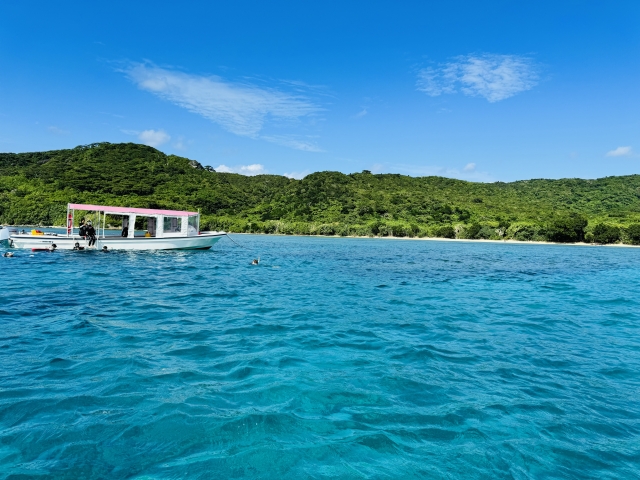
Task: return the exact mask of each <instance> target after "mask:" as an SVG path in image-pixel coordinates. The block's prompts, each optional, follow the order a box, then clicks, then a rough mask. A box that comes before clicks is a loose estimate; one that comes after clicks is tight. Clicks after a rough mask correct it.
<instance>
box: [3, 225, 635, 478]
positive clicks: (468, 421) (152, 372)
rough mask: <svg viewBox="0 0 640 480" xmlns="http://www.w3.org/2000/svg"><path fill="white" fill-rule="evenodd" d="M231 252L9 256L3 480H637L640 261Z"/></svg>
mask: <svg viewBox="0 0 640 480" xmlns="http://www.w3.org/2000/svg"><path fill="white" fill-rule="evenodd" d="M233 239H234V240H236V241H237V242H238V243H239V244H241V245H243V246H244V247H246V248H240V247H238V246H236V245H235V244H233V243H232V242H230V241H229V240H228V239H226V238H223V239H222V240H221V241H220V242H219V243H218V244H216V246H215V247H214V248H213V249H211V250H209V251H203V252H149V253H118V252H111V253H107V254H103V253H100V252H62V251H58V252H54V253H47V252H39V253H33V254H32V253H31V252H30V251H16V256H15V257H14V258H0V272H1V275H0V367H1V368H0V478H11V479H13V478H16V479H17V478H43V479H45V478H70V479H71V478H73V479H76V478H116V479H118V478H159V479H169V478H172V479H173V478H265V479H266V478H274V479H280V478H283V479H287V478H293V479H304V478H394V479H395V478H434V479H440V478H442V479H445V478H465V479H466V478H471V479H475V478H516V479H524V478H581V479H582V478H594V479H595V478H598V479H601V478H609V479H618V478H639V477H640V249H633V248H605V247H575V246H559V245H514V244H488V243H474V242H468V243H464V242H445V241H419V240H388V239H350V238H344V239H340V238H304V237H274V236H250V235H236V236H233ZM0 251H4V250H3V249H0ZM258 256H260V257H261V263H260V265H258V266H251V265H250V262H251V260H252V259H253V258H254V257H258Z"/></svg>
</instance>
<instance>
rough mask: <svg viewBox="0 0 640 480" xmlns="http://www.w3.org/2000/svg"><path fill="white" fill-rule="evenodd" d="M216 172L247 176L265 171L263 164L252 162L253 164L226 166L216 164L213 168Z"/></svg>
mask: <svg viewBox="0 0 640 480" xmlns="http://www.w3.org/2000/svg"><path fill="white" fill-rule="evenodd" d="M214 170H215V171H216V172H220V173H239V174H241V175H247V176H249V177H251V176H253V175H261V174H263V173H267V171H266V170H265V168H264V165H260V164H259V163H254V164H253V165H237V166H235V167H227V166H226V165H218V166H217V167H215V168H214Z"/></svg>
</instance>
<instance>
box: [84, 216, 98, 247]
mask: <svg viewBox="0 0 640 480" xmlns="http://www.w3.org/2000/svg"><path fill="white" fill-rule="evenodd" d="M86 234H87V237H88V238H89V246H90V247H91V246H93V245H95V244H96V229H95V228H93V225H92V224H91V220H89V221H88V222H87V230H86Z"/></svg>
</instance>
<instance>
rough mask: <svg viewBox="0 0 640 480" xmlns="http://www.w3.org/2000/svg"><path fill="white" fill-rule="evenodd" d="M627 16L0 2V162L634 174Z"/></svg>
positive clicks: (639, 44)
mask: <svg viewBox="0 0 640 480" xmlns="http://www.w3.org/2000/svg"><path fill="white" fill-rule="evenodd" d="M639 21H640V2H638V1H618V2H601V1H598V2H596V1H586V0H585V1H558V0H556V1H553V2H551V1H536V2H522V1H515V0H513V1H486V2H471V1H466V2H461V1H455V0H454V1H447V2H435V1H434V2H426V1H424V2H417V1H416V2H371V1H367V2H364V1H363V2H356V1H353V2H344V1H342V2H337V1H335V2H334V1H323V2H315V3H312V2H293V1H291V2H274V1H272V2H257V1H256V2H247V1H236V2H162V1H153V2H142V1H141V2H130V1H129V2H120V1H110V2H31V1H24V2H3V3H0V151H3V152H27V151H39V150H50V149H58V148H71V147H74V146H76V145H82V144H88V143H94V142H101V141H108V142H130V141H132V142H140V143H147V144H149V145H152V146H155V147H156V148H158V149H160V150H162V151H164V152H166V153H174V154H177V155H181V156H185V157H188V158H192V159H196V160H198V161H200V162H201V163H203V164H205V165H211V166H212V167H214V168H216V169H218V170H222V171H237V172H240V173H245V174H256V173H265V172H266V173H274V174H287V175H290V176H294V177H301V176H303V175H305V174H307V173H310V172H314V171H319V170H339V171H342V172H345V173H349V172H357V171H361V170H365V169H366V170H371V171H373V172H376V173H387V172H393V173H402V174H408V175H415V176H420V175H443V176H449V177H455V178H462V179H468V180H477V181H497V180H499V181H511V180H518V179H527V178H562V177H582V178H596V177H603V176H608V175H624V174H632V173H640V108H639V107H640V61H639V60H640V28H638V24H639Z"/></svg>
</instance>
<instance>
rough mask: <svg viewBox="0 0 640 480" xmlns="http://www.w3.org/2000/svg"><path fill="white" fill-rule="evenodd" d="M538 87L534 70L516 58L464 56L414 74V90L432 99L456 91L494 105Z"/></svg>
mask: <svg viewBox="0 0 640 480" xmlns="http://www.w3.org/2000/svg"><path fill="white" fill-rule="evenodd" d="M537 84H538V66H537V65H536V64H535V63H534V62H533V61H532V60H531V59H530V58H528V57H523V56H519V55H497V54H484V55H465V56H460V57H456V58H454V59H453V61H451V62H448V63H445V64H443V65H440V66H439V67H438V68H425V69H422V70H420V72H419V73H418V81H417V88H418V90H420V91H421V92H424V93H426V94H427V95H430V96H432V97H436V96H438V95H442V94H447V93H456V92H457V91H458V90H460V91H461V92H462V93H464V94H465V95H470V96H481V97H484V98H486V99H487V100H488V101H489V102H492V103H493V102H498V101H500V100H504V99H505V98H509V97H512V96H514V95H516V94H517V93H520V92H524V91H526V90H530V89H531V88H533V87H535V86H536V85H537Z"/></svg>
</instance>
